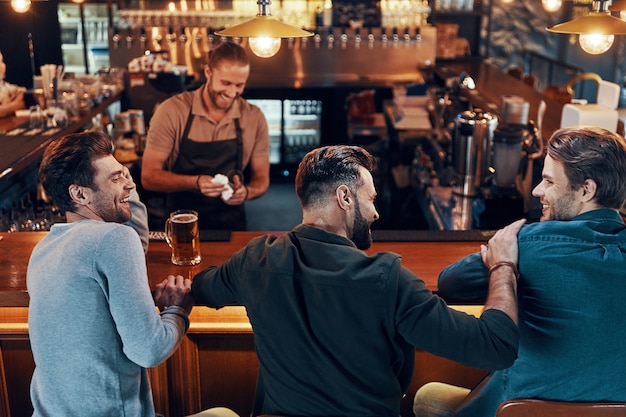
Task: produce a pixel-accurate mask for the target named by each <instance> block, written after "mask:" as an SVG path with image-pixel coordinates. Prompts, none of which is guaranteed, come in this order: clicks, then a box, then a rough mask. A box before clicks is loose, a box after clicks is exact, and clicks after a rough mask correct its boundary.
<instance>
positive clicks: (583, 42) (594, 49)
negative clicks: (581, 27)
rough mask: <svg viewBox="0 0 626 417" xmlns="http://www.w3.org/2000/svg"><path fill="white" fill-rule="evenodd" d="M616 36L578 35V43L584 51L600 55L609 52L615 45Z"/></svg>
mask: <svg viewBox="0 0 626 417" xmlns="http://www.w3.org/2000/svg"><path fill="white" fill-rule="evenodd" d="M614 40H615V35H600V34H597V33H590V34H586V35H578V42H579V43H580V47H581V48H582V49H583V51H585V52H587V53H588V54H591V55H599V54H603V53H605V52H606V51H608V50H609V49H610V48H611V46H612V45H613V41H614Z"/></svg>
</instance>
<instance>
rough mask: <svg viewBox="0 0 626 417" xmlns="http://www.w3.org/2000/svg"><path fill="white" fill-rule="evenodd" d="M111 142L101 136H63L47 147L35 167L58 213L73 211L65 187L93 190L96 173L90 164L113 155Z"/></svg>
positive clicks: (87, 134) (105, 136) (84, 133)
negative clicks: (75, 185) (81, 187)
mask: <svg viewBox="0 0 626 417" xmlns="http://www.w3.org/2000/svg"><path fill="white" fill-rule="evenodd" d="M113 150H114V147H113V143H112V142H111V138H109V137H108V136H107V135H105V134H104V133H101V132H82V133H74V134H71V135H67V136H63V137H61V138H59V139H56V140H54V141H52V143H50V145H48V147H47V148H46V151H45V152H44V155H43V159H42V160H41V164H40V165H39V181H41V184H42V185H43V188H44V190H45V191H46V194H47V195H48V197H50V198H51V199H52V201H53V202H54V204H55V205H56V206H57V207H58V208H59V210H61V211H63V212H66V211H74V210H75V209H76V206H75V204H74V202H73V201H72V199H71V198H70V194H69V187H70V185H72V184H77V185H80V186H83V187H90V188H94V178H95V176H96V170H95V168H94V167H93V164H92V162H93V161H94V160H96V159H98V158H103V157H105V156H108V155H112V154H113Z"/></svg>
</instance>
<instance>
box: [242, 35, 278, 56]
mask: <svg viewBox="0 0 626 417" xmlns="http://www.w3.org/2000/svg"><path fill="white" fill-rule="evenodd" d="M281 40H282V39H281V38H270V37H268V36H261V37H259V38H250V50H252V52H253V53H254V55H256V56H258V57H260V58H270V57H273V56H274V55H276V54H277V53H278V50H279V49H280V44H281Z"/></svg>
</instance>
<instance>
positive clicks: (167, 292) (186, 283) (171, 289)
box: [153, 275, 194, 314]
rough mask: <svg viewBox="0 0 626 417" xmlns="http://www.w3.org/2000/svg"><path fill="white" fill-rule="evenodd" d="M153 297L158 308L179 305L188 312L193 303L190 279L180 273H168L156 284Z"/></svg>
mask: <svg viewBox="0 0 626 417" xmlns="http://www.w3.org/2000/svg"><path fill="white" fill-rule="evenodd" d="M153 297H154V302H155V304H156V305H157V307H159V310H163V309H165V308H166V307H169V306H180V307H182V308H183V309H184V310H185V311H186V312H187V314H189V313H191V309H192V308H193V303H194V299H193V296H192V295H191V280H190V279H187V278H183V277H182V276H181V275H176V276H174V275H170V276H168V277H167V278H166V279H165V280H163V282H161V283H159V284H157V285H156V287H155V290H154V295H153Z"/></svg>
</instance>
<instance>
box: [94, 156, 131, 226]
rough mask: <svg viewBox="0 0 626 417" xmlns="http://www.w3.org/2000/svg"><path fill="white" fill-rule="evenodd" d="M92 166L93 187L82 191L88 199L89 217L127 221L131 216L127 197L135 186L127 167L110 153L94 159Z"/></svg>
mask: <svg viewBox="0 0 626 417" xmlns="http://www.w3.org/2000/svg"><path fill="white" fill-rule="evenodd" d="M93 167H94V169H95V170H96V176H95V178H94V188H93V189H91V188H85V191H84V192H85V194H86V196H87V197H88V200H89V203H88V204H87V205H86V208H87V209H88V210H89V211H91V212H92V213H93V215H92V216H89V217H91V218H95V219H97V220H102V221H105V222H116V223H124V222H127V221H128V220H130V219H131V217H132V214H131V211H130V203H129V202H128V198H129V197H130V191H131V190H132V189H133V188H135V183H134V182H133V179H132V178H131V176H130V174H129V172H128V168H126V167H124V166H123V165H121V164H120V163H119V162H117V160H116V159H115V158H114V157H113V156H112V155H109V156H106V157H103V158H98V159H96V160H94V161H93ZM94 216H95V217H94Z"/></svg>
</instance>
